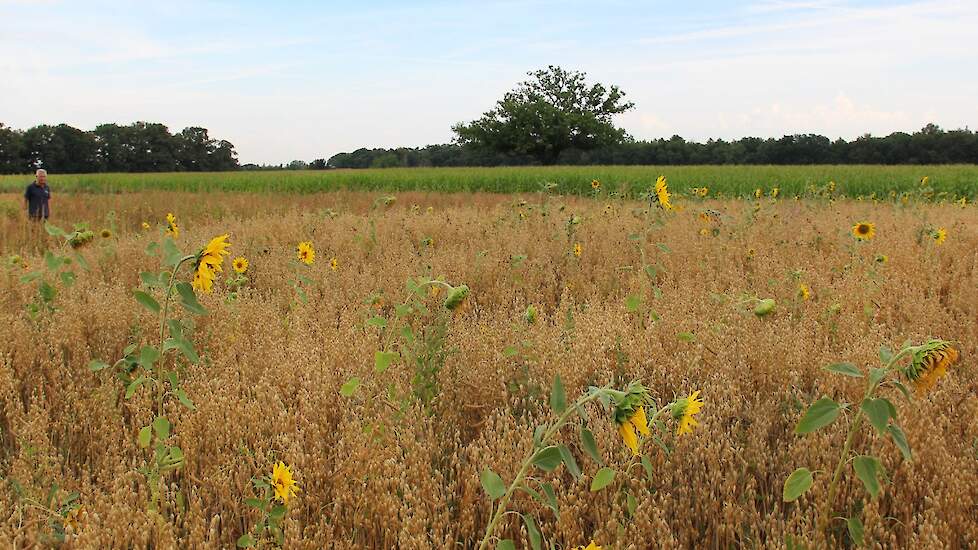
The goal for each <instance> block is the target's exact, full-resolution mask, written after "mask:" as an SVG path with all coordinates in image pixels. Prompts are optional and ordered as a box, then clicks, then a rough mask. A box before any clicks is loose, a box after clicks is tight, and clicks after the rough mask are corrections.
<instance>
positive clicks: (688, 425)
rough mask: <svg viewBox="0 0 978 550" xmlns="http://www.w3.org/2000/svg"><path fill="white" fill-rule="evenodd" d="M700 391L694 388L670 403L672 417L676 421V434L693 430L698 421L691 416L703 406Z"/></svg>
mask: <svg viewBox="0 0 978 550" xmlns="http://www.w3.org/2000/svg"><path fill="white" fill-rule="evenodd" d="M699 395H700V391H699V390H696V391H694V392H693V393H691V394H689V396H687V397H683V398H682V399H677V400H676V402H675V403H673V404H672V418H673V420H676V421H678V424H676V435H677V436H680V435H685V434H688V433H692V432H693V428H695V427H696V426H697V425H698V424H699V422H697V421H696V419H694V418H693V415H694V414H697V413H699V412H700V409H702V408H703V400H702V399H700V398H699Z"/></svg>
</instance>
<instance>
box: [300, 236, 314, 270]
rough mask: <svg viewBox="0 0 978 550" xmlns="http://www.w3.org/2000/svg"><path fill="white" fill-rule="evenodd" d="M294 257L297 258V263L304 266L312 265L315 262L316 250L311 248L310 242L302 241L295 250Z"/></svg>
mask: <svg viewBox="0 0 978 550" xmlns="http://www.w3.org/2000/svg"><path fill="white" fill-rule="evenodd" d="M295 252H296V256H298V257H299V261H300V262H302V263H304V264H306V265H312V263H313V262H315V261H316V250H315V249H314V248H313V247H312V242H311V241H303V242H301V243H299V246H297V247H296V249H295Z"/></svg>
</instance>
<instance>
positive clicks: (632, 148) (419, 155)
mask: <svg viewBox="0 0 978 550" xmlns="http://www.w3.org/2000/svg"><path fill="white" fill-rule="evenodd" d="M317 164H318V165H317V166H316V167H317V168H389V167H397V166H403V167H407V166H508V165H532V164H540V162H539V160H538V159H537V158H534V157H532V156H529V155H526V156H520V155H513V154H504V153H498V152H494V151H492V150H489V149H485V148H478V147H473V146H462V145H457V144H448V145H429V146H427V147H419V148H407V147H401V148H397V149H357V150H356V151H353V152H352V153H339V154H337V155H333V156H332V157H330V159H329V160H327V161H322V160H320V161H318V162H317ZM555 164H568V165H594V164H650V165H652V164H658V165H683V164H978V133H976V132H972V131H971V130H968V129H964V130H951V131H945V130H942V129H941V128H940V127H938V126H937V125H934V124H928V125H927V126H925V127H924V128H922V129H921V130H920V131H918V132H914V133H912V134H907V133H904V132H895V133H892V134H890V135H888V136H885V137H874V136H870V135H868V134H867V135H864V136H862V137H859V138H856V139H854V140H852V141H846V140H844V139H841V138H839V139H836V140H835V141H832V140H830V139H829V138H827V137H825V136H820V135H816V134H796V135H791V136H784V137H782V138H780V139H775V138H767V139H764V138H756V137H745V138H742V139H738V140H735V141H724V140H722V139H718V140H714V139H711V140H708V141H707V142H706V143H697V142H694V141H686V140H685V139H683V138H681V137H679V136H672V137H671V138H669V139H655V140H650V141H635V140H625V141H624V142H622V143H617V144H612V145H607V146H604V147H599V148H596V149H591V150H587V151H582V150H577V149H567V150H564V151H562V152H561V153H560V155H559V156H558V157H557V159H556V162H555ZM309 166H312V163H311V164H310V165H309Z"/></svg>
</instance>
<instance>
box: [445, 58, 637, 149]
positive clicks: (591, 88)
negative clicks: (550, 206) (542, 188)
mask: <svg viewBox="0 0 978 550" xmlns="http://www.w3.org/2000/svg"><path fill="white" fill-rule="evenodd" d="M527 74H528V75H529V76H530V78H529V79H528V80H526V81H524V82H521V83H519V84H518V85H517V86H516V88H515V89H513V90H512V91H510V92H507V93H506V95H504V96H503V98H502V99H501V100H499V101H498V102H496V107H495V108H494V109H492V110H491V111H488V112H486V113H484V114H483V115H482V118H480V119H478V120H475V121H473V122H471V123H469V124H457V125H455V126H454V127H453V128H452V129H453V130H454V131H455V133H456V134H457V141H458V142H459V143H461V144H463V145H471V146H474V147H476V148H483V149H488V150H491V151H494V152H497V153H504V154H512V155H517V156H531V157H533V158H536V159H537V160H538V161H539V162H541V163H543V164H553V163H555V162H557V160H558V158H559V157H560V154H561V153H562V152H564V151H567V150H570V149H576V150H581V151H586V150H590V149H595V148H598V147H605V146H608V145H614V144H617V143H621V142H622V141H624V140H625V139H626V138H627V134H626V133H625V131H624V130H622V129H621V128H617V127H616V126H615V125H614V123H613V121H612V117H614V115H617V114H620V113H624V112H625V111H627V110H629V109H631V108H632V107H634V106H635V104H634V103H632V102H630V101H625V99H624V98H625V93H624V92H622V91H621V90H619V89H618V87H617V86H610V87H605V86H604V85H603V84H597V83H596V84H589V83H588V82H587V75H586V74H585V73H583V72H578V71H566V70H564V69H562V68H560V67H555V66H553V65H551V66H549V67H547V68H546V69H544V70H538V71H533V72H530V73H527Z"/></svg>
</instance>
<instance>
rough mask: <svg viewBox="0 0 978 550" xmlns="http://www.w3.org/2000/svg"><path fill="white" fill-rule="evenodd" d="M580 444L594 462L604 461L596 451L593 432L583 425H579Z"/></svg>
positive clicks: (602, 462) (596, 446) (596, 443)
mask: <svg viewBox="0 0 978 550" xmlns="http://www.w3.org/2000/svg"><path fill="white" fill-rule="evenodd" d="M581 446H582V447H584V452H585V453H587V454H588V456H590V457H591V458H592V459H593V460H594V461H595V462H597V463H598V464H601V465H603V464H604V461H603V460H601V453H599V452H598V442H597V441H595V440H594V434H593V433H591V430H589V429H587V428H585V427H584V426H581Z"/></svg>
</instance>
